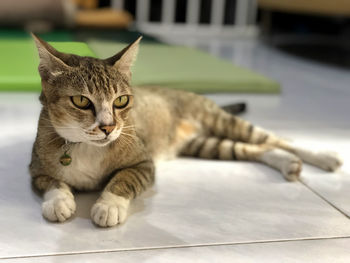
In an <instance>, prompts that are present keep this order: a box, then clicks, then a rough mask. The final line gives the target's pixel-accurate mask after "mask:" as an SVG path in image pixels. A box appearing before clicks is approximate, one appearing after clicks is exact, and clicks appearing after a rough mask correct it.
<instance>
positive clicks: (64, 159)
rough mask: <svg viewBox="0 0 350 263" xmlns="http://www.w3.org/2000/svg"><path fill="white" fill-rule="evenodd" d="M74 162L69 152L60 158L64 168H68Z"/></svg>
mask: <svg viewBox="0 0 350 263" xmlns="http://www.w3.org/2000/svg"><path fill="white" fill-rule="evenodd" d="M71 162H72V157H70V155H69V154H67V151H65V152H64V154H63V155H62V156H61V157H60V163H61V164H62V165H63V166H68V165H70V164H71Z"/></svg>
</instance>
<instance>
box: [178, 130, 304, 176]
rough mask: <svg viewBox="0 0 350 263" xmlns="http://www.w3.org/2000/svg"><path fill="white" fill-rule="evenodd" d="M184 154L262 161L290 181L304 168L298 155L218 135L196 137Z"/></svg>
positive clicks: (207, 157)
mask: <svg viewBox="0 0 350 263" xmlns="http://www.w3.org/2000/svg"><path fill="white" fill-rule="evenodd" d="M182 155H185V156H192V157H198V158H204V159H219V160H243V161H255V162H261V163H264V164H267V165H268V166H270V167H272V168H275V169H277V170H279V171H280V172H281V173H282V174H283V176H284V177H285V178H286V179H287V180H288V181H295V180H297V179H298V177H299V175H300V172H301V168H302V162H301V160H300V159H299V158H298V157H297V156H296V155H294V154H292V153H289V152H287V151H285V150H282V149H278V148H277V147H274V146H271V145H267V144H260V145H258V144H249V143H244V142H235V141H233V140H230V139H220V138H218V137H205V136H200V137H196V138H194V139H193V140H192V141H190V142H189V144H187V145H186V146H185V147H184V148H183V150H182Z"/></svg>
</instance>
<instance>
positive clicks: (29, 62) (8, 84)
mask: <svg viewBox="0 0 350 263" xmlns="http://www.w3.org/2000/svg"><path fill="white" fill-rule="evenodd" d="M51 44H52V45H53V46H54V47H55V48H57V49H58V50H61V51H64V52H67V53H74V54H78V55H81V56H94V54H93V53H92V51H91V50H90V49H89V47H88V46H87V45H86V44H85V43H79V42H55V43H51ZM0 50H1V56H0V57H1V62H0V90H1V91H40V90H41V85H40V77H39V73H38V69H37V68H38V65H39V57H38V54H37V50H36V47H35V45H34V42H33V41H32V40H31V39H28V40H27V39H24V40H23V39H16V40H3V39H0Z"/></svg>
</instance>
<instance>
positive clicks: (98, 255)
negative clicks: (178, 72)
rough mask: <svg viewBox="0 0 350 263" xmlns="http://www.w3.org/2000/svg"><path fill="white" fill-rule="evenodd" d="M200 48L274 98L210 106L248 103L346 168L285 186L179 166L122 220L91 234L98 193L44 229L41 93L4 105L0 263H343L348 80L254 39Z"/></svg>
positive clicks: (0, 105) (191, 163) (170, 167)
mask: <svg viewBox="0 0 350 263" xmlns="http://www.w3.org/2000/svg"><path fill="white" fill-rule="evenodd" d="M199 46H201V47H202V48H204V49H208V50H210V51H211V52H213V53H215V54H217V55H219V56H222V57H224V58H225V59H230V60H232V61H234V62H235V63H237V64H240V65H242V66H245V67H248V68H251V69H254V70H256V71H259V72H261V73H264V74H266V75H268V76H270V77H273V78H275V79H277V80H278V81H280V82H281V83H282V84H283V93H282V94H281V95H280V96H277V95H263V96H256V95H228V94H221V95H209V96H210V97H211V98H213V99H214V100H215V101H217V102H218V103H220V104H225V103H232V102H235V101H241V100H243V101H246V102H248V106H249V112H248V113H247V114H246V115H245V118H247V119H249V120H251V121H253V122H254V123H257V124H259V125H261V126H264V127H266V128H270V129H272V130H274V131H275V132H277V133H279V134H281V135H283V136H286V137H291V138H295V139H296V140H297V141H298V142H300V143H303V144H307V145H309V146H310V147H314V148H326V149H330V150H335V151H338V152H339V153H340V154H341V155H342V157H343V158H344V160H345V165H344V166H343V168H342V169H341V170H340V171H338V172H336V173H327V172H324V171H321V170H319V169H317V168H313V167H310V166H306V165H305V167H304V170H303V173H302V182H296V183H288V182H286V181H284V179H283V178H282V176H281V175H280V174H279V173H278V172H276V171H274V170H272V169H270V168H268V167H265V166H263V165H260V164H252V163H243V162H215V161H203V160H192V159H179V160H174V161H169V162H166V163H162V164H161V165H160V166H159V167H158V170H157V178H158V180H157V184H156V186H155V187H154V188H153V189H152V190H150V191H148V192H146V193H145V194H144V195H143V196H142V197H141V198H138V199H137V200H135V202H134V203H133V204H132V207H131V211H130V216H129V219H128V221H127V222H126V223H125V224H124V225H121V226H118V227H115V228H112V229H100V228H96V227H95V226H94V225H93V224H92V223H91V221H90V219H89V209H90V207H91V205H92V203H93V202H94V200H95V199H96V198H97V194H96V193H91V194H79V195H78V196H77V203H78V211H77V214H76V216H75V217H74V218H73V219H72V220H70V221H69V222H67V223H64V224H51V223H48V222H46V221H45V220H44V219H43V218H42V216H41V214H40V202H41V199H40V197H38V196H37V195H36V194H35V193H33V191H32V189H31V187H30V180H29V175H28V171H27V164H28V162H29V159H30V151H31V144H32V142H33V140H34V136H35V129H36V121H37V118H38V114H39V110H40V105H39V103H38V100H37V95H36V94H0V120H1V129H0V156H1V158H0V178H1V182H0V211H1V216H0V261H1V262H6V261H8V262H45V263H46V262H302V261H303V262H349V261H350V253H349V251H350V219H349V218H348V217H347V216H350V157H349V156H350V129H349V128H350V117H349V113H350V103H348V101H349V99H350V88H349V83H350V74H349V72H348V71H345V70H342V69H337V68H332V67H329V66H323V65H319V64H316V63H313V62H310V61H305V60H301V59H298V58H296V57H292V56H289V55H287V54H283V53H281V52H280V51H277V50H275V49H273V48H272V47H268V46H265V45H264V44H262V43H259V42H255V41H251V40H239V41H238V40H236V41H232V40H231V41H221V42H213V43H209V42H206V43H205V45H204V44H203V42H201V43H200V44H199ZM1 259H2V260H1Z"/></svg>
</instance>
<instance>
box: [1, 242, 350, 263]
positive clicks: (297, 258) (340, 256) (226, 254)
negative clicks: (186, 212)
mask: <svg viewBox="0 0 350 263" xmlns="http://www.w3.org/2000/svg"><path fill="white" fill-rule="evenodd" d="M349 247H350V239H332V240H310V241H289V242H274V243H260V244H242V245H231V246H230V245H223V246H210V247H191V248H170V249H157V250H143V251H120V252H106V253H97V254H81V255H69V256H53V257H40V258H26V259H24V258H20V259H11V260H4V261H3V262H6V263H11V262H13V263H18V262H21V263H29V262H37V263H53V262H55V263H63V262H71V263H75V262H85V263H95V262H101V263H102V262H104V263H109V262H110V263H112V262H113V263H114V262H123V263H132V262H138V263H141V262H150V263H157V262H159V263H168V262H169V263H170V262H181V263H186V262H188V263H201V262H210V263H216V262H217V263H219V262H220V263H224V262H228V263H229V262H230V263H231V262H245V263H253V262H254V263H257V262H259V263H263V262H268V263H274V262H275V263H280V262H283V263H295V262H313V263H322V262H323V263H329V262H332V263H341V262H344V263H345V262H349V261H350V253H349Z"/></svg>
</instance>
